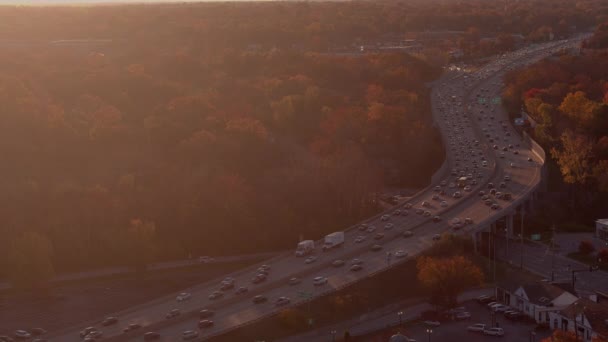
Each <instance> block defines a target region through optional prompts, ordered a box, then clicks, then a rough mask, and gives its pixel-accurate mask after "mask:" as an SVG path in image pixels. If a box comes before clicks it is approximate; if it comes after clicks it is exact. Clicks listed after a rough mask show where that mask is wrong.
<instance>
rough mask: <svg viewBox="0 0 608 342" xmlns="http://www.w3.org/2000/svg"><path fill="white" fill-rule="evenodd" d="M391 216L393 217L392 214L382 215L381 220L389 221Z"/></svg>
mask: <svg viewBox="0 0 608 342" xmlns="http://www.w3.org/2000/svg"><path fill="white" fill-rule="evenodd" d="M390 218H391V217H390V216H388V215H382V218H381V220H382V221H388V220H389V219H390Z"/></svg>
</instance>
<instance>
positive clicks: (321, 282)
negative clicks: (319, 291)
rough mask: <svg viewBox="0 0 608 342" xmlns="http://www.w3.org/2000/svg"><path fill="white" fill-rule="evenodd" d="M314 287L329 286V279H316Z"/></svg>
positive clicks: (313, 281)
mask: <svg viewBox="0 0 608 342" xmlns="http://www.w3.org/2000/svg"><path fill="white" fill-rule="evenodd" d="M312 283H313V285H314V286H321V285H325V284H327V278H325V277H315V278H314V279H313V280H312Z"/></svg>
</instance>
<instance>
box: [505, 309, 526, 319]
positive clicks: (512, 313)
mask: <svg viewBox="0 0 608 342" xmlns="http://www.w3.org/2000/svg"><path fill="white" fill-rule="evenodd" d="M504 315H505V317H506V318H508V319H511V320H518V319H521V318H522V317H523V315H522V314H521V312H518V311H509V312H506V311H505V313H504Z"/></svg>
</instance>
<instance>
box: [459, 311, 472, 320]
mask: <svg viewBox="0 0 608 342" xmlns="http://www.w3.org/2000/svg"><path fill="white" fill-rule="evenodd" d="M469 318H471V313H470V312H468V311H463V312H459V313H457V314H456V319H469Z"/></svg>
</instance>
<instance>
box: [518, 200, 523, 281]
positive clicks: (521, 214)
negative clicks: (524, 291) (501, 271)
mask: <svg viewBox="0 0 608 342" xmlns="http://www.w3.org/2000/svg"><path fill="white" fill-rule="evenodd" d="M519 214H520V215H519V217H520V223H521V260H520V264H519V268H521V269H523V268H524V208H523V206H522V208H521V211H520V212H519Z"/></svg>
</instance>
